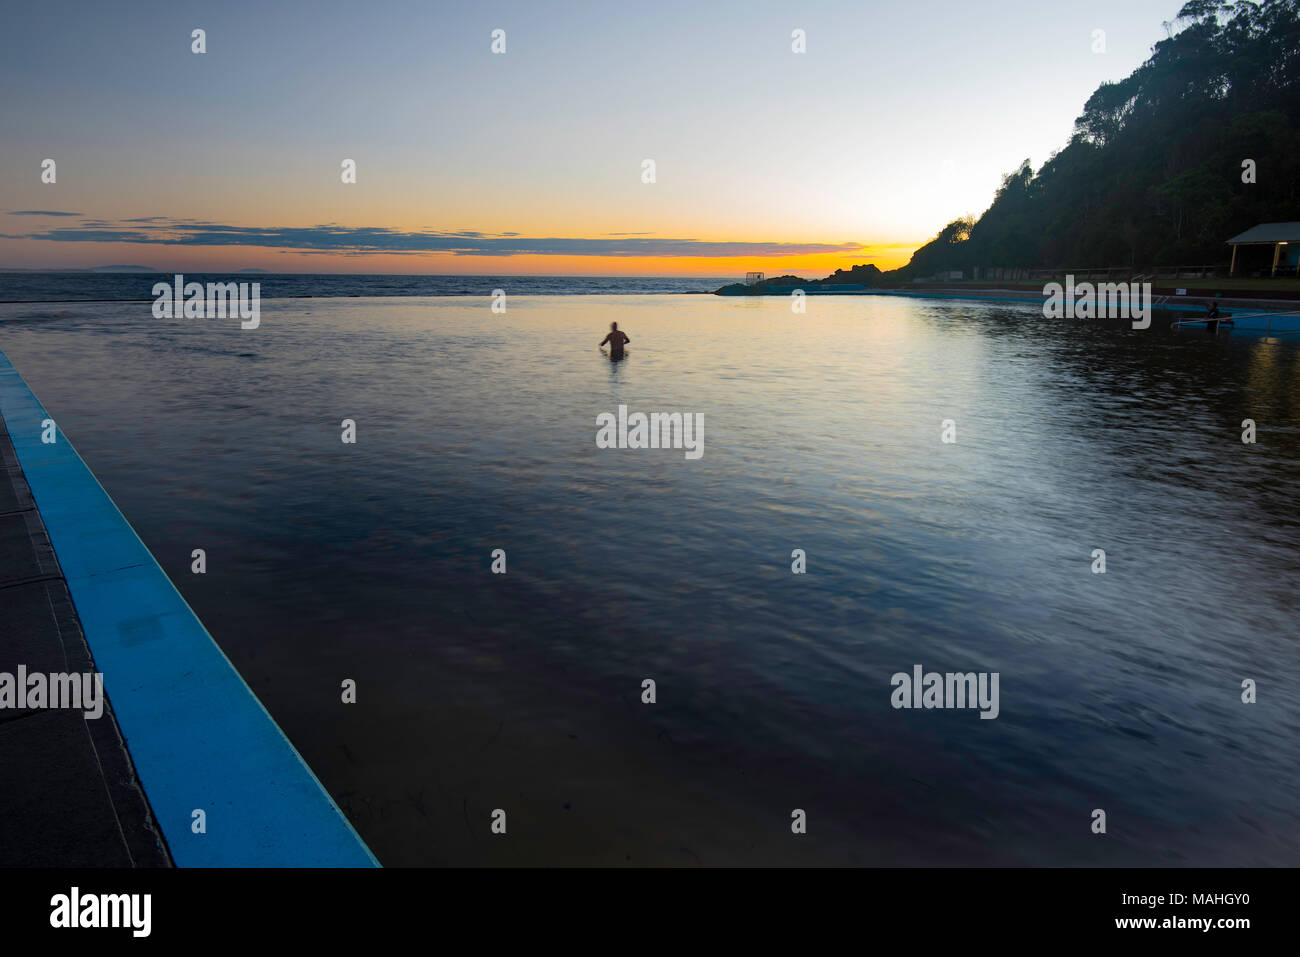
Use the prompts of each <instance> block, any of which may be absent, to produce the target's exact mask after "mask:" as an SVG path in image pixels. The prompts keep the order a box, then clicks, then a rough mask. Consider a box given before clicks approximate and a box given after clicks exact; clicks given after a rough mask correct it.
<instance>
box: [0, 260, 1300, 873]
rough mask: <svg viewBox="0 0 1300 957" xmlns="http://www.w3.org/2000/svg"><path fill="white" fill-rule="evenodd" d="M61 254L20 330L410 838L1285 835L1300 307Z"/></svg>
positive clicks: (104, 466)
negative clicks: (220, 272) (254, 298)
mask: <svg viewBox="0 0 1300 957" xmlns="http://www.w3.org/2000/svg"><path fill="white" fill-rule="evenodd" d="M65 275H67V274H65ZM81 275H85V276H86V279H85V280H84V283H85V284H84V285H82V286H80V287H79V289H73V288H72V286H67V285H65V286H46V287H41V285H40V282H38V281H37V280H30V284H29V285H27V286H23V285H22V282H24V280H19V281H18V285H17V286H15V285H14V277H13V274H6V275H2V276H0V288H2V289H3V290H4V291H5V295H3V296H0V298H7V299H22V298H42V297H29V296H21V295H15V294H14V289H15V288H22V289H26V290H38V291H39V290H41V289H44V290H45V291H47V292H48V290H50V289H55V288H57V289H60V290H62V292H64V293H68V292H78V291H79V292H80V295H78V296H71V297H69V296H67V295H63V296H56V297H50V296H44V297H43V298H46V299H62V300H65V301H46V302H37V303H16V302H8V303H3V304H0V351H3V352H4V353H5V354H6V355H7V356H8V357H9V359H10V360H11V361H12V362H13V364H14V365H15V367H16V368H17V370H18V372H19V373H20V374H21V375H22V376H23V378H24V379H25V380H26V382H27V383H28V384H29V385H30V386H31V388H32V390H33V391H34V392H35V394H36V396H37V397H38V398H39V399H40V401H41V402H42V403H43V404H44V406H45V408H46V410H47V411H48V413H49V415H50V416H51V417H52V418H53V419H55V420H56V421H57V423H58V431H59V434H60V436H61V437H66V439H67V441H69V442H71V443H72V445H73V446H74V447H75V448H76V450H77V452H78V453H79V454H80V455H81V457H82V458H83V459H84V460H85V462H86V463H87V465H88V466H89V467H90V469H91V470H92V471H93V472H94V474H95V475H96V477H97V478H98V479H99V480H100V481H101V482H102V483H103V485H104V487H105V488H106V489H107V491H108V492H109V494H110V495H111V496H112V498H113V500H114V501H115V502H116V503H117V504H118V506H119V507H120V508H121V510H122V512H123V514H124V515H125V516H126V518H127V520H128V521H129V522H130V523H131V524H132V526H133V527H134V528H135V529H136V530H137V532H138V533H139V534H140V536H141V538H142V540H143V541H144V542H145V544H146V545H148V546H149V548H150V549H151V551H152V552H153V554H154V555H155V556H156V557H157V559H158V561H159V563H160V564H161V565H162V567H163V569H164V571H166V573H167V574H168V576H169V577H170V578H171V579H172V581H173V582H175V584H176V586H177V588H178V589H179V590H180V591H181V593H182V594H183V596H184V597H185V599H186V600H187V601H188V602H189V604H190V605H191V606H192V607H193V609H194V610H195V612H196V614H197V615H198V617H199V618H200V619H201V620H202V621H203V623H204V625H205V626H206V627H207V629H208V630H209V632H210V633H211V634H212V636H213V638H214V640H215V641H216V642H217V643H218V644H219V645H220V646H221V648H222V649H223V650H224V651H225V653H226V655H227V656H228V657H229V658H230V660H231V661H232V663H233V664H234V665H235V667H236V668H237V669H238V670H239V672H240V674H241V675H243V677H244V679H245V680H246V681H247V682H248V684H249V686H250V687H251V688H252V689H253V691H254V692H255V693H256V695H257V696H258V698H259V699H260V700H261V701H262V702H263V703H264V704H265V705H266V707H267V709H268V711H269V712H270V714H271V715H272V717H274V718H275V720H276V721H277V723H279V725H280V726H281V727H282V728H283V729H284V730H285V733H286V734H287V735H288V737H289V739H290V740H291V741H292V742H293V744H294V745H295V747H296V748H297V749H298V750H299V752H300V753H301V754H302V755H303V757H304V758H305V759H306V761H307V763H308V764H309V765H310V766H311V768H312V769H313V771H314V772H315V773H316V774H317V776H318V777H319V778H320V780H321V782H322V783H323V784H324V786H325V787H326V788H327V789H328V790H329V792H330V793H331V794H332V795H333V796H334V797H335V799H336V800H337V801H338V803H339V805H340V807H341V808H342V809H343V810H344V811H345V813H346V814H347V815H348V817H349V818H350V819H351V820H352V821H353V822H354V824H355V825H356V827H357V829H358V831H359V833H360V834H361V836H362V837H363V838H364V839H365V840H366V842H367V843H368V844H369V846H370V847H371V848H372V849H373V850H374V852H375V854H376V855H377V856H378V858H379V859H380V861H381V862H383V863H384V864H387V865H419V864H468V865H493V864H498V865H511V864H513V865H533V864H582V865H586V864H612V865H629V864H630V865H644V864H660V865H695V864H705V865H715V864H721V865H758V864H789V865H810V864H855V865H875V864H915V865H923V864H947V865H972V864H973V865H1088V866H1104V865H1115V866H1185V865H1204V866H1211V865H1278V866H1296V865H1300V800H1298V799H1297V795H1298V794H1300V656H1298V655H1297V653H1296V640H1297V628H1296V609H1297V600H1296V583H1297V581H1300V509H1297V504H1296V503H1297V502H1300V344H1297V343H1295V342H1293V341H1287V340H1285V339H1276V338H1274V339H1267V338H1261V337H1258V336H1255V337H1240V336H1236V335H1231V334H1218V335H1207V334H1205V333H1204V332H1200V333H1197V334H1188V333H1179V332H1176V331H1173V330H1171V329H1170V328H1169V327H1168V324H1167V323H1155V324H1152V326H1151V327H1150V328H1149V329H1146V330H1135V329H1133V328H1132V326H1131V324H1130V323H1128V322H1102V321H1081V320H1048V319H1045V318H1044V317H1043V314H1042V309H1041V307H1040V306H1039V305H1037V304H1023V305H1021V304H1014V303H1012V304H1008V303H992V302H961V301H945V300H940V299H929V300H928V299H907V298H897V297H878V296H825V297H809V299H808V301H807V303H806V304H805V306H806V312H805V313H803V314H796V313H794V312H793V311H792V308H791V303H790V302H789V301H787V300H785V299H783V298H780V297H731V298H729V297H716V296H709V295H683V294H672V292H673V290H670V289H667V288H642V289H641V290H640V293H639V294H638V293H636V292H635V289H636V288H637V285H638V284H642V285H647V286H648V285H653V284H655V283H667V282H669V281H667V280H642V279H634V280H612V279H610V280H605V279H600V280H596V279H592V280H572V279H568V280H542V279H535V278H528V279H523V280H520V283H521V286H515V285H514V280H502V279H492V278H483V277H478V278H474V279H472V280H471V279H468V278H464V277H393V276H385V277H333V278H332V279H329V280H325V279H322V278H321V277H286V279H285V283H286V284H285V285H284V286H283V287H281V288H280V289H276V288H275V287H274V283H273V282H272V279H275V280H277V281H278V280H279V279H280V277H268V276H265V275H262V276H239V277H238V278H239V279H240V280H243V279H245V278H247V279H249V280H250V281H261V282H263V283H264V286H263V296H264V297H265V298H266V300H267V301H264V302H263V303H262V306H261V322H260V325H259V326H258V328H256V329H253V330H245V329H241V328H240V324H239V323H238V322H235V321H226V320H222V319H216V320H206V319H159V318H155V317H154V316H153V314H152V310H151V304H150V301H149V300H150V299H151V298H152V297H151V294H150V286H151V284H152V283H153V282H158V281H169V280H170V277H168V276H153V275H135V276H126V275H112V276H107V277H106V276H104V275H102V274H81ZM48 276H49V274H42V276H41V281H44V280H45V278H46V277H48ZM187 278H188V277H187ZM194 278H195V280H196V281H198V280H201V279H202V280H206V278H207V277H200V276H198V275H197V274H196V275H195V277H194ZM216 278H220V279H225V280H229V279H230V278H233V277H230V276H226V277H216ZM335 280H337V283H338V285H335V284H334V282H335ZM434 280H438V281H443V280H446V281H448V282H449V283H452V281H453V280H454V283H460V284H463V285H462V286H455V285H454V283H453V284H452V285H448V286H446V287H445V288H444V291H442V292H439V293H436V294H434V293H429V292H428V291H425V292H422V293H418V294H417V293H413V292H409V290H410V289H413V288H416V287H415V286H412V285H409V284H412V283H419V282H433V281H434ZM63 281H64V280H63V279H50V282H54V283H58V282H63ZM290 281H291V282H292V283H302V284H303V285H302V286H301V287H300V288H304V289H306V290H307V292H309V293H310V294H311V295H312V297H313V298H310V299H307V298H293V297H292V296H291V295H290V294H289V293H288V292H286V290H288V289H291V288H299V287H294V286H293V285H292V284H291V282H290ZM725 281H726V280H725V279H721V280H671V282H674V283H681V284H682V285H683V287H688V288H689V289H690V290H691V291H707V290H710V289H712V288H717V286H718V285H722V284H723V282H725ZM75 282H76V283H81V282H83V280H82V279H77V280H76V281H75ZM370 282H373V285H370V286H367V283H370ZM546 282H554V283H557V284H563V283H569V284H570V287H569V288H568V290H567V292H566V294H562V295H561V294H551V293H550V292H547V291H546V290H545V289H544V288H543V285H544V284H545V283H546ZM575 283H579V284H581V283H587V284H590V285H589V286H586V287H585V288H582V289H579V290H575V289H573V288H572V284H575ZM599 283H606V284H609V285H610V286H611V287H613V286H618V284H619V283H623V284H624V286H622V287H620V288H617V289H613V288H606V289H604V290H599V289H597V287H596V284H599ZM132 284H135V285H132ZM313 284H314V285H313ZM384 284H390V285H395V286H401V287H402V290H403V291H399V292H394V291H392V289H391V288H389V291H388V292H385V293H384V294H383V295H379V294H376V293H374V290H377V289H380V288H388V287H387V286H385V285H384ZM74 285H75V283H74ZM365 288H369V289H371V293H363V292H359V291H357V290H360V289H365ZM453 288H454V289H459V293H455V292H450V291H446V290H449V289H453ZM494 288H505V289H506V291H507V293H508V294H510V295H509V298H508V306H507V309H506V311H505V312H503V313H497V312H493V310H492V301H493V300H492V290H493V289H494ZM340 289H350V290H352V291H350V292H340V291H339V290H340ZM268 290H270V291H268ZM683 291H685V289H678V290H676V292H678V293H681V292H683ZM128 293H138V294H130V295H128ZM306 294H307V293H303V295H306ZM516 294H517V295H516ZM354 296H361V297H362V298H353V297H354ZM68 298H74V299H75V298H83V299H114V298H116V299H120V300H140V301H117V302H81V303H78V302H69V301H66V300H67V299H68ZM613 321H617V323H618V325H619V327H620V329H622V330H624V331H625V332H626V333H627V335H628V336H629V337H630V343H629V344H628V347H627V357H626V359H624V360H622V361H617V362H615V361H611V358H610V357H609V356H607V355H603V354H602V353H601V352H599V351H598V349H597V345H598V343H599V342H600V341H601V339H602V337H603V336H604V335H605V334H606V332H607V331H608V330H609V325H610V323H611V322H613ZM637 415H643V416H644V418H634V416H637ZM656 416H658V419H656V418H655V417H656ZM674 417H676V418H674ZM1245 420H1250V421H1251V423H1252V429H1251V430H1250V431H1249V435H1250V437H1251V438H1253V439H1254V441H1253V442H1244V441H1243V436H1244V435H1245V434H1246V430H1245V429H1244V426H1243V422H1244V421H1245ZM602 422H604V423H606V425H605V426H604V427H605V428H607V429H610V430H611V432H610V434H613V435H615V436H616V437H617V440H616V441H609V440H606V441H604V442H602V441H601V440H600V434H601V429H602V424H601V423H602ZM644 422H649V423H651V425H652V426H654V428H653V429H652V428H648V429H647V434H650V435H659V436H660V440H659V441H657V442H655V444H656V445H658V446H659V447H654V445H651V443H650V442H648V441H644V442H643V441H641V440H640V439H639V438H638V439H637V440H636V441H633V440H632V438H631V436H632V435H633V434H635V433H636V432H637V430H638V429H640V427H641V425H642V423H644ZM348 423H351V431H350V432H349V426H348ZM610 423H613V425H612V426H611V425H610ZM655 423H657V425H655ZM688 425H690V426H691V431H690V432H689V433H687V431H686V427H687V426H688ZM654 429H657V430H658V431H654ZM349 434H350V435H351V437H352V438H354V439H355V441H353V442H349V441H348V436H349ZM625 434H626V435H627V436H628V437H627V439H624V438H623V436H624V435H625ZM679 434H680V437H681V439H682V441H680V442H678V441H676V439H675V438H674V437H676V436H678V435H679ZM665 435H667V436H669V437H670V439H672V440H671V441H670V440H666V439H663V436H665ZM688 438H689V439H690V442H689V443H688V442H687V441H686V440H687V439H688ZM705 438H707V441H705ZM695 448H698V449H699V450H700V453H701V454H699V455H698V456H694V457H692V456H693V455H694V453H693V452H692V455H687V454H685V451H684V449H687V450H693V449H695ZM195 549H203V550H204V552H205V555H206V568H205V571H204V573H203V574H196V573H195V572H194V569H193V558H192V555H193V551H194V550H195ZM0 608H3V597H0ZM954 675H955V676H956V680H953V678H954ZM131 680H132V678H131V676H129V675H114V674H111V673H110V674H105V676H104V681H105V690H106V693H107V694H108V697H109V700H110V703H111V700H112V696H113V688H114V685H115V683H120V682H129V681H131ZM348 681H351V682H355V685H354V687H355V703H350V702H348V703H345V701H344V700H343V699H342V698H341V693H340V691H341V688H342V687H343V685H344V683H345V682H348ZM647 682H649V684H647ZM128 744H129V742H128ZM498 809H500V810H503V811H504V812H505V814H506V815H507V818H508V832H507V835H494V834H492V832H491V831H490V825H491V821H492V815H493V813H494V812H495V811H496V810H498ZM1099 810H1100V811H1102V812H1104V815H1105V824H1106V827H1105V832H1104V833H1099V832H1097V831H1096V822H1097V816H1096V812H1097V811H1099ZM800 813H801V814H802V818H801V817H800ZM801 820H802V821H803V822H804V823H805V825H806V827H805V829H804V830H803V831H800V830H798V829H796V828H795V826H794V825H795V824H797V823H799V822H800V821H801Z"/></svg>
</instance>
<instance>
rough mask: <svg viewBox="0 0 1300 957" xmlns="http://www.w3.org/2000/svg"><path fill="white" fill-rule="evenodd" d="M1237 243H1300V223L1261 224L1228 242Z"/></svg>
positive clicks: (1230, 243) (1229, 243)
mask: <svg viewBox="0 0 1300 957" xmlns="http://www.w3.org/2000/svg"><path fill="white" fill-rule="evenodd" d="M1235 243H1300V223H1260V224H1259V225H1258V226H1252V227H1250V229H1248V230H1246V231H1245V232H1244V233H1239V234H1238V235H1236V236H1233V237H1232V238H1231V239H1229V240H1228V245H1230V246H1231V245H1233V244H1235Z"/></svg>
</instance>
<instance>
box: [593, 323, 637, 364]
mask: <svg viewBox="0 0 1300 957" xmlns="http://www.w3.org/2000/svg"><path fill="white" fill-rule="evenodd" d="M631 341H632V340H631V339H629V338H628V337H627V336H626V335H625V334H624V333H622V332H619V331H618V323H617V322H611V323H610V324H609V335H607V336H606V337H605V338H604V339H601V340H600V344H601V345H602V346H603V345H604V344H605V343H607V342H608V343H609V357H610V358H611V359H621V358H623V347H624V346H625V345H627V344H628V343H629V342H631Z"/></svg>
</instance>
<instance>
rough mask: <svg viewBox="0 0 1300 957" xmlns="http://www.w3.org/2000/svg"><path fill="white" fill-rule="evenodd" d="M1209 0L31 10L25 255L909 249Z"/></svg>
mask: <svg viewBox="0 0 1300 957" xmlns="http://www.w3.org/2000/svg"><path fill="white" fill-rule="evenodd" d="M1181 4H1182V0H1092V2H1088V3H1077V2H1072V3H1057V2H1054V0H999V2H998V3H997V4H974V3H970V2H969V0H908V2H879V0H871V2H864V0H857V2H848V0H843V2H841V0H804V2H763V0H738V2H733V0H712V2H711V0H689V2H677V0H656V2H653V3H639V2H631V0H603V2H590V3H589V2H585V0H529V2H468V0H466V2H456V3H452V2H446V0H371V2H368V3H358V2H336V0H312V2H310V3H308V2H301V0H300V2H295V3H281V2H276V0H259V2H245V0H223V2H219V3H218V2H208V3H189V2H184V0H171V2H132V3H125V4H118V3H105V2H103V0H95V2H75V3H74V2H58V0H46V2H42V3H39V4H35V3H28V4H17V3H14V4H9V5H7V10H6V13H5V22H4V27H3V30H2V31H0V91H2V93H0V267H7V268H85V267H95V266H103V265H110V264H132V265H135V264H139V265H146V266H149V267H152V268H156V269H159V270H162V271H165V272H173V271H183V270H189V271H191V272H197V271H210V272H222V271H234V270H239V269H249V268H256V269H265V270H267V271H271V272H397V273H465V274H480V275H535V274H550V275H592V276H594V275H629V276H630V275H655V276H689V275H699V276H714V277H718V276H724V277H725V276H731V275H741V274H743V273H744V272H746V271H749V270H763V271H765V272H767V273H768V274H769V275H775V274H779V273H783V272H798V273H800V274H804V275H822V274H825V273H828V272H830V271H832V270H834V269H836V268H847V267H848V266H851V265H853V264H855V263H864V262H874V263H876V264H877V265H878V266H880V267H881V268H883V269H888V268H894V267H896V266H900V265H902V264H903V263H905V262H906V261H907V259H908V257H909V256H910V255H911V253H912V251H913V250H915V249H916V248H917V247H918V246H920V245H922V244H923V243H925V242H926V241H928V240H929V239H931V238H932V237H933V236H934V235H935V234H936V233H937V232H938V231H939V230H940V229H941V228H942V227H943V226H944V225H945V224H946V223H948V222H949V221H951V220H953V219H955V218H957V217H958V216H961V215H966V214H976V215H978V214H979V213H981V212H982V211H983V210H984V209H986V208H987V207H988V205H989V203H990V202H991V201H992V198H993V194H994V191H995V190H996V189H997V187H998V186H999V184H1000V182H1001V177H1002V175H1003V174H1005V173H1007V172H1009V171H1011V170H1013V169H1015V168H1016V167H1017V166H1018V165H1019V164H1020V162H1021V161H1022V160H1024V159H1026V158H1028V159H1030V160H1031V162H1032V163H1033V164H1034V166H1035V168H1037V167H1038V166H1040V165H1041V164H1042V163H1043V162H1044V161H1046V160H1047V158H1048V157H1049V156H1050V154H1051V153H1052V152H1053V151H1054V150H1058V149H1060V148H1062V147H1064V146H1065V145H1066V143H1067V142H1068V140H1069V136H1070V133H1071V130H1072V127H1073V123H1074V119H1075V117H1076V116H1078V115H1079V113H1080V112H1081V111H1082V107H1083V104H1084V101H1085V100H1086V99H1087V98H1088V96H1089V95H1090V94H1091V93H1092V91H1093V90H1094V89H1095V88H1096V87H1097V85H1098V84H1099V83H1101V82H1102V81H1104V80H1116V79H1120V78H1122V77H1124V76H1126V75H1128V74H1129V73H1130V72H1131V71H1132V70H1133V69H1134V68H1135V67H1136V66H1138V65H1139V64H1140V63H1141V62H1142V61H1143V60H1145V59H1146V58H1147V57H1148V56H1149V55H1150V50H1151V47H1152V45H1153V44H1155V43H1156V42H1157V41H1158V40H1160V39H1162V38H1163V37H1164V36H1165V30H1164V28H1163V27H1162V22H1163V21H1165V20H1171V19H1173V17H1174V16H1175V14H1176V13H1177V10H1178V8H1179V7H1180V6H1181ZM195 29H203V30H204V31H205V42H206V52H205V53H203V54H196V53H194V52H192V44H193V42H194V41H193V39H192V31H193V30H195ZM494 30H503V31H504V32H505V52H504V53H501V54H497V53H493V52H492V44H493V37H492V34H493V31H494ZM795 30H802V31H804V37H805V44H806V52H803V53H795V52H793V50H792V46H793V44H794V43H795V41H794V39H792V33H793V31H795ZM1098 30H1101V31H1104V44H1105V51H1104V52H1095V51H1094V46H1096V45H1097V42H1096V39H1095V35H1094V31H1098ZM46 159H53V160H54V161H55V168H54V174H55V182H53V183H46V182H42V164H43V162H44V161H45V160H46ZM349 159H350V160H353V161H355V164H356V182H355V183H344V182H343V181H342V179H343V177H342V166H343V162H344V161H345V160H349ZM646 160H652V161H653V163H654V168H653V172H654V177H653V178H654V181H653V182H645V181H644V180H645V179H646V172H645V161H646ZM56 214H57V215H56Z"/></svg>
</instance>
